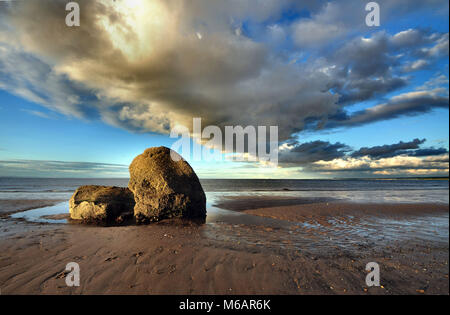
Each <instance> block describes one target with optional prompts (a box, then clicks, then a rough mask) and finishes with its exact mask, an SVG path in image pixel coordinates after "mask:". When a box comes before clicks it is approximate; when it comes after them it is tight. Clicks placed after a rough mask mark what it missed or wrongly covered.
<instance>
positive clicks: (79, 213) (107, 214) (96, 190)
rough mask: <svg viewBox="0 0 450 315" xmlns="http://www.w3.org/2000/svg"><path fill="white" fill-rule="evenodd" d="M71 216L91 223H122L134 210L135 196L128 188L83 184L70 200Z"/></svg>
mask: <svg viewBox="0 0 450 315" xmlns="http://www.w3.org/2000/svg"><path fill="white" fill-rule="evenodd" d="M69 207H70V209H69V210H70V218H71V219H73V220H82V221H83V222H90V223H120V222H121V221H123V218H124V217H125V216H126V214H127V213H129V212H131V213H132V211H133V208H134V197H133V193H132V192H131V191H130V190H129V189H128V188H121V187H107V186H92V185H89V186H81V187H79V188H78V189H77V190H76V191H75V193H74V194H73V195H72V198H70V201H69Z"/></svg>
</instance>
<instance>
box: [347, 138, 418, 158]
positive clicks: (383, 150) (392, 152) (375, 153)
mask: <svg viewBox="0 0 450 315" xmlns="http://www.w3.org/2000/svg"><path fill="white" fill-rule="evenodd" d="M423 143H425V139H422V140H419V139H414V140H413V141H410V142H403V141H400V142H399V143H396V144H386V145H382V146H375V147H370V148H367V147H365V148H361V149H359V150H358V151H355V152H353V153H352V154H351V156H352V157H361V156H370V157H372V158H386V157H393V156H396V155H398V153H399V152H404V151H405V150H412V149H418V148H419V146H420V145H421V144H423Z"/></svg>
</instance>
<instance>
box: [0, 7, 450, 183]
mask: <svg viewBox="0 0 450 315" xmlns="http://www.w3.org/2000/svg"><path fill="white" fill-rule="evenodd" d="M64 3H65V2H64V1H53V2H52V1H41V2H39V5H38V4H37V2H34V1H31V2H27V1H18V2H5V3H0V176H27V177H40V176H41V177H126V176H127V165H128V164H129V163H130V162H131V161H132V159H133V157H135V156H136V155H138V154H140V153H142V152H143V151H144V150H145V149H146V148H148V147H152V146H161V145H164V146H167V147H170V146H171V145H172V144H173V142H174V141H175V140H176V139H171V138H169V135H168V133H169V132H170V129H171V128H173V127H174V126H175V125H177V124H182V125H186V126H190V123H191V122H192V118H193V117H201V118H202V121H203V122H204V123H205V125H204V126H206V124H208V125H217V126H219V127H220V128H223V127H224V126H228V125H242V126H248V125H253V126H271V125H276V126H278V128H279V144H280V152H279V163H278V166H277V167H269V166H267V165H262V164H261V163H258V162H233V161H223V162H208V161H192V159H190V157H189V156H185V158H187V159H188V160H189V161H190V162H191V164H192V166H193V167H194V169H195V170H196V171H197V173H198V174H199V176H200V177H204V178H231V177H232V178H339V177H403V176H448V149H449V147H448V143H449V136H448V135H449V134H448V128H449V113H448V28H449V25H448V3H447V2H446V1H417V3H416V2H415V1H379V4H380V9H381V25H380V26H379V27H367V26H366V25H365V22H364V21H365V15H366V14H367V12H365V10H364V5H365V2H361V1H339V2H321V1H316V2H309V1H304V2H298V1H289V0H285V1H267V2H266V3H265V5H264V6H255V3H254V2H253V3H252V2H251V1H241V2H235V1H227V2H225V1H201V0H198V1H197V0H194V1H191V2H189V1H186V2H183V1H178V2H172V1H168V2H166V3H164V2H161V1H156V0H155V1H140V0H134V1H131V2H128V3H125V2H123V1H117V3H111V2H108V1H98V2H95V3H92V2H88V1H79V3H80V8H81V26H80V27H74V28H69V27H66V26H65V25H64V24H63V25H61V27H60V28H55V25H58V24H57V23H60V22H61V21H64V19H63V18H64V17H65V14H66V12H65V10H64ZM155 12H156V13H155ZM151 13H155V15H152V17H153V18H149V15H150V14H151ZM31 14H37V16H40V17H41V18H40V19H32V18H30V17H31ZM102 14H103V16H102ZM111 16H115V18H114V19H112V18H111ZM29 30H32V31H29ZM416 140H417V141H416ZM363 149H364V150H363ZM360 152H365V153H367V154H366V155H362V153H360Z"/></svg>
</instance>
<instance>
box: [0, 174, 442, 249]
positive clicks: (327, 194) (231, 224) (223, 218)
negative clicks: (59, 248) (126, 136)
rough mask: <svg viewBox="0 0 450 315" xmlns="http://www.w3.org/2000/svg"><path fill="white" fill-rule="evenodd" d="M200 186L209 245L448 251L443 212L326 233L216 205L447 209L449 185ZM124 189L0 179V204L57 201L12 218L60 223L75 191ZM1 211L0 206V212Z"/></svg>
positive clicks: (122, 182)
mask: <svg viewBox="0 0 450 315" xmlns="http://www.w3.org/2000/svg"><path fill="white" fill-rule="evenodd" d="M201 183H202V186H203V189H204V190H205V193H206V199H207V213H208V215H207V219H206V225H205V226H204V228H203V229H202V233H203V234H204V236H205V237H206V238H209V239H217V240H222V239H229V240H233V241H234V242H239V243H240V244H243V243H244V242H245V243H246V244H252V246H260V245H261V238H264V240H265V242H264V246H266V247H267V246H273V247H274V248H278V247H280V246H284V245H283V244H284V243H285V242H291V243H292V244H293V246H296V247H298V248H299V249H301V250H305V249H306V248H308V250H310V251H312V252H314V251H316V250H321V249H323V248H324V246H330V248H334V247H336V246H340V248H347V249H349V250H350V249H351V250H353V249H354V246H356V245H355V244H354V243H355V242H365V243H367V244H378V245H377V246H380V248H383V246H385V245H386V244H389V243H392V242H393V241H400V240H405V241H409V240H411V239H416V240H418V242H419V243H420V244H422V243H423V244H425V243H426V242H433V243H434V244H442V246H444V247H446V246H447V247H448V237H449V228H448V222H449V214H448V213H436V214H427V215H424V216H408V217H404V218H403V219H395V218H390V219H385V218H381V217H380V218H377V217H369V216H366V217H364V219H361V220H360V221H359V223H358V224H344V223H342V222H341V223H339V222H337V221H336V222H335V221H333V220H334V219H333V218H330V220H331V221H330V222H329V223H330V224H332V226H333V228H328V227H326V226H322V225H320V224H311V223H292V222H284V221H281V220H274V219H271V218H262V217H258V216H253V215H248V214H245V213H241V212H236V211H229V210H225V209H222V208H220V200H221V199H222V198H224V197H227V196H277V197H278V196H281V197H295V198H305V199H306V198H308V199H311V198H318V199H327V200H328V199H333V200H335V199H337V200H340V201H344V202H361V203H379V204H380V206H382V204H383V203H443V204H448V203H449V186H448V180H413V179H408V180H404V179H403V180H361V179H358V180H291V179H289V180H278V179H277V180H265V179H237V180H236V179H201ZM127 184H128V179H92V178H84V179H74V178H71V179H62V178H59V179H48V178H46V179H44V178H0V201H1V200H5V201H6V200H8V201H7V203H9V204H11V202H13V203H14V200H27V199H36V200H38V199H39V200H55V201H56V200H58V202H55V205H53V206H48V207H43V208H38V209H31V210H27V211H22V212H17V213H14V214H12V215H11V217H12V218H13V219H22V220H25V221H29V222H39V223H52V224H67V223H68V221H67V219H57V218H49V216H55V215H59V214H68V212H69V203H68V200H69V199H70V197H71V196H72V194H73V192H74V191H75V190H76V189H77V188H78V187H79V186H81V185H105V186H119V187H126V186H127ZM1 204H2V203H1V202H0V207H1ZM0 210H1V209H0ZM349 218H350V219H352V218H351V217H349ZM1 220H6V223H5V224H7V227H8V224H13V222H14V221H8V220H7V219H4V218H3V219H1ZM293 225H294V226H298V228H300V229H299V230H298V231H308V230H310V229H315V230H317V233H309V232H304V233H303V232H302V233H301V234H298V235H296V234H295V235H294V234H293V230H292V226H293ZM250 226H253V227H257V226H267V227H270V228H273V227H277V229H278V230H277V231H278V233H275V234H273V233H272V234H270V233H269V234H267V233H266V234H264V235H260V234H258V233H256V232H255V231H254V229H249V227H250ZM5 231H6V232H5ZM319 232H320V233H326V234H324V235H326V237H327V238H326V239H320V240H318V239H316V238H317V236H318V235H322V234H320V233H319ZM2 233H3V234H4V235H7V234H8V233H12V232H9V228H6V229H5V230H4V231H3V232H2V231H0V236H1V235H3V234H2ZM5 233H6V234H5ZM8 235H9V234H8ZM5 237H6V236H5ZM436 242H438V243H436ZM270 244H272V245H270ZM358 244H359V243H358ZM261 246H262V245H261ZM358 246H359V245H358ZM439 246H441V245H439Z"/></svg>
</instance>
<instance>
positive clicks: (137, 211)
mask: <svg viewBox="0 0 450 315" xmlns="http://www.w3.org/2000/svg"><path fill="white" fill-rule="evenodd" d="M172 157H174V159H172ZM128 188H129V189H130V190H131V191H132V192H133V194H134V200H135V201H136V205H135V206H134V215H135V217H136V222H138V223H148V222H154V221H160V220H163V219H171V218H184V219H203V220H204V219H205V218H206V197H205V193H204V191H203V188H202V185H201V184H200V181H199V179H198V177H197V175H196V174H195V172H194V170H193V169H192V167H191V166H190V165H189V164H188V163H187V162H186V161H185V160H183V159H182V158H181V157H180V156H179V155H178V154H177V153H176V152H174V151H172V150H170V149H169V148H166V147H157V148H150V149H147V150H145V152H144V153H142V154H141V155H138V156H137V157H136V158H135V159H134V160H133V162H132V163H131V165H130V181H129V183H128Z"/></svg>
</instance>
